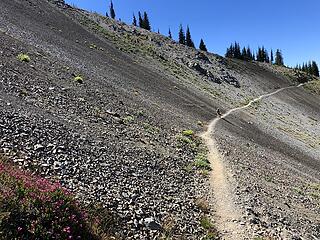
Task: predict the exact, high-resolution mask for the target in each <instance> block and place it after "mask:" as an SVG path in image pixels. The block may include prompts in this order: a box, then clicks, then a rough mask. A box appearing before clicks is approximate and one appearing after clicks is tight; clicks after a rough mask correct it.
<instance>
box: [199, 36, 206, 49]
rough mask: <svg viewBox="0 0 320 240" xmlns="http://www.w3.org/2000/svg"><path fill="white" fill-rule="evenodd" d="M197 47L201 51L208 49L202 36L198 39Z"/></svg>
mask: <svg viewBox="0 0 320 240" xmlns="http://www.w3.org/2000/svg"><path fill="white" fill-rule="evenodd" d="M199 49H200V50H201V51H205V52H207V51H208V50H207V46H206V44H205V43H204V41H203V39H202V38H201V40H200V45H199Z"/></svg>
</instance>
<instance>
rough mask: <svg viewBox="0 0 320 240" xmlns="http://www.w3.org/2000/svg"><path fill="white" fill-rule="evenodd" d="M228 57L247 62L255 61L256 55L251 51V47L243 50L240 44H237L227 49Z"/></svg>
mask: <svg viewBox="0 0 320 240" xmlns="http://www.w3.org/2000/svg"><path fill="white" fill-rule="evenodd" d="M225 56H226V57H228V58H237V59H241V60H246V61H252V60H255V56H254V53H253V52H252V51H251V49H250V47H247V48H246V47H244V48H242V50H241V47H240V44H239V43H237V42H235V43H234V44H233V43H232V44H231V45H230V47H228V48H227V51H226V54H225Z"/></svg>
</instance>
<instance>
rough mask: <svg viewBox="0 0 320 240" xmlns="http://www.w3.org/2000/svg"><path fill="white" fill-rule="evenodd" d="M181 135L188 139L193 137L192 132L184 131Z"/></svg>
mask: <svg viewBox="0 0 320 240" xmlns="http://www.w3.org/2000/svg"><path fill="white" fill-rule="evenodd" d="M182 135H183V136H186V137H190V136H193V135H194V132H193V131H192V130H184V131H182Z"/></svg>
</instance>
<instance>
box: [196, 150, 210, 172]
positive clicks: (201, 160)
mask: <svg viewBox="0 0 320 240" xmlns="http://www.w3.org/2000/svg"><path fill="white" fill-rule="evenodd" d="M194 165H195V166H196V167H197V168H199V169H203V170H211V166H210V162H209V161H208V159H207V155H206V154H205V153H198V154H197V156H196V157H195V162H194Z"/></svg>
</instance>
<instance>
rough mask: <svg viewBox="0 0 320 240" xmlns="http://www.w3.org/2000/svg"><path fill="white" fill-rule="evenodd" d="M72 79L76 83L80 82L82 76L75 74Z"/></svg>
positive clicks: (81, 81)
mask: <svg viewBox="0 0 320 240" xmlns="http://www.w3.org/2000/svg"><path fill="white" fill-rule="evenodd" d="M73 80H74V81H75V82H77V83H80V84H82V83H83V78H82V77H81V76H75V77H74V79H73Z"/></svg>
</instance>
